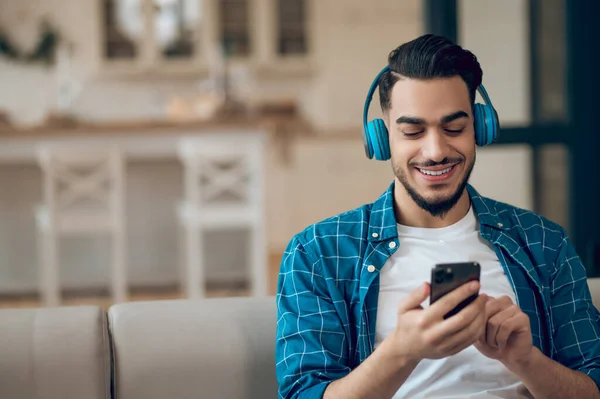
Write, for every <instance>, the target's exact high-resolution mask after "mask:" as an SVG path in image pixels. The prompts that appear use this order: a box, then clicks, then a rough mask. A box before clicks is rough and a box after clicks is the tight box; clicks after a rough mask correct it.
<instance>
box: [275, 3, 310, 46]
mask: <svg viewBox="0 0 600 399" xmlns="http://www.w3.org/2000/svg"><path fill="white" fill-rule="evenodd" d="M277 34H278V36H277V53H278V54H279V55H283V56H285V55H298V54H306V53H307V43H306V1H305V0H277Z"/></svg>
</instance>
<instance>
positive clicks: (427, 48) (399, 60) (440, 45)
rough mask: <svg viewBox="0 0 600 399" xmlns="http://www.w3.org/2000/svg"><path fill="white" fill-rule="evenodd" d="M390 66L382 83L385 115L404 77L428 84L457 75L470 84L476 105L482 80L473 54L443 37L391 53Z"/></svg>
mask: <svg viewBox="0 0 600 399" xmlns="http://www.w3.org/2000/svg"><path fill="white" fill-rule="evenodd" d="M388 64H389V67H390V69H389V70H388V71H386V72H384V73H383V74H382V75H381V77H380V79H379V101H380V103H381V109H382V111H383V112H386V111H387V110H389V109H390V107H391V105H392V104H391V98H390V93H391V91H392V88H393V87H394V84H396V82H397V81H398V80H400V79H401V78H402V77H405V78H409V79H419V80H428V79H436V78H449V77H452V76H457V75H458V76H460V77H461V78H462V80H463V81H464V82H465V83H466V84H467V88H468V89H469V95H470V97H471V104H472V105H473V104H474V103H475V93H476V90H477V87H478V86H479V85H480V84H481V79H482V76H483V71H482V70H481V66H480V65H479V62H478V61H477V57H475V55H474V54H473V53H471V52H470V51H468V50H465V49H463V48H462V47H460V46H459V45H457V44H455V43H454V42H452V41H451V40H449V39H447V38H445V37H443V36H438V35H433V34H426V35H423V36H420V37H418V38H416V39H414V40H412V41H410V42H407V43H404V44H402V45H400V46H399V47H397V48H396V49H394V50H392V52H390V54H389V56H388Z"/></svg>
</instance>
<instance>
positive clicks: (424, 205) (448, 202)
mask: <svg viewBox="0 0 600 399" xmlns="http://www.w3.org/2000/svg"><path fill="white" fill-rule="evenodd" d="M457 161H464V159H461V160H457V159H452V160H451V159H448V158H445V159H443V160H442V161H441V162H433V161H429V162H426V163H421V164H419V165H418V166H421V167H431V166H440V165H445V164H453V163H456V162H457ZM392 165H393V169H394V174H395V175H396V178H397V179H398V181H399V182H400V183H401V184H402V186H404V189H405V190H406V192H407V193H408V195H409V196H410V198H412V200H413V201H414V202H415V203H416V204H417V205H418V206H419V208H421V209H423V210H424V211H425V212H427V213H429V214H430V215H431V216H433V217H437V218H440V219H443V218H444V216H446V214H447V213H448V212H449V211H450V209H452V208H453V207H454V205H456V203H457V202H458V200H460V197H461V196H462V195H463V192H464V190H465V188H466V186H467V183H468V182H469V178H470V177H471V172H472V171H473V167H474V166H475V156H473V160H472V161H471V162H470V163H469V164H467V165H466V171H465V174H464V176H463V178H462V180H461V182H460V183H459V184H458V187H457V188H456V190H455V191H454V192H453V193H452V194H451V195H450V196H448V197H446V198H435V197H434V198H425V197H424V196H422V195H421V194H419V193H418V192H417V190H416V189H415V187H413V186H411V185H410V183H409V182H408V176H407V172H406V171H405V170H403V169H401V168H400V167H399V166H398V165H396V164H394V163H392ZM410 166H417V165H410V164H409V167H410ZM437 186H439V187H441V186H442V185H441V184H440V185H437ZM432 187H433V188H435V187H436V185H432Z"/></svg>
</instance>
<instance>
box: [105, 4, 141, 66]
mask: <svg viewBox="0 0 600 399" xmlns="http://www.w3.org/2000/svg"><path fill="white" fill-rule="evenodd" d="M143 3H144V0H103V3H102V5H103V20H102V22H103V35H104V42H103V57H104V58H105V59H106V60H107V61H135V60H137V59H139V58H140V56H141V50H142V49H141V45H142V42H143V39H144V35H145V28H144V25H145V24H144V7H143Z"/></svg>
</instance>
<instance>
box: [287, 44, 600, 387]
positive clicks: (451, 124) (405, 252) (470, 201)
mask: <svg viewBox="0 0 600 399" xmlns="http://www.w3.org/2000/svg"><path fill="white" fill-rule="evenodd" d="M388 63H389V65H388V68H386V69H384V71H382V73H381V74H380V76H378V78H377V79H376V82H375V84H378V87H379V94H380V101H381V107H382V110H383V114H384V118H383V122H376V123H375V124H377V123H379V126H372V124H371V125H369V126H367V127H366V129H365V130H366V133H365V143H366V149H367V154H368V155H369V156H373V155H374V156H375V157H376V158H378V159H383V160H384V159H388V158H391V165H392V168H393V171H394V174H395V179H394V182H393V183H392V184H391V186H390V187H389V189H388V190H387V191H386V192H385V193H383V194H382V196H381V197H380V198H379V199H377V200H376V201H375V202H373V203H371V204H366V205H364V206H362V207H360V208H358V209H355V210H352V211H349V212H346V213H343V214H340V215H337V216H335V217H332V218H329V219H326V220H324V221H321V222H319V223H316V224H314V225H312V226H310V227H308V228H306V229H305V230H304V231H302V232H300V233H299V234H297V235H296V236H294V237H293V239H292V240H291V242H290V243H289V245H288V248H287V250H286V252H285V254H284V256H283V259H282V263H281V271H280V275H279V283H278V292H277V296H276V300H277V307H278V320H277V342H276V363H277V378H278V381H279V395H280V397H281V398H321V397H325V398H345V399H350V398H401V397H402V398H405V397H406V398H413V397H427V398H449V397H456V398H493V397H496V398H498V397H500V398H522V397H532V396H533V397H536V398H600V393H599V389H598V386H599V385H600V339H599V337H600V313H599V312H598V311H597V310H596V308H594V306H593V305H592V301H591V296H590V292H589V289H588V286H587V281H586V275H585V269H584V267H583V265H582V264H581V261H580V259H579V258H578V256H577V254H576V253H575V252H574V249H573V246H572V244H571V242H570V241H569V239H568V238H567V236H566V234H565V232H564V230H563V229H562V228H561V227H560V226H558V225H556V224H554V223H552V222H550V221H549V220H547V219H545V218H543V217H541V216H538V215H536V214H534V213H532V212H529V211H526V210H523V209H517V208H515V207H512V206H510V205H508V204H504V203H500V202H497V201H494V200H491V199H488V198H484V197H482V196H480V195H479V194H478V193H477V191H476V190H475V189H474V188H473V187H472V186H470V185H469V184H468V179H469V175H470V173H471V171H472V169H473V166H474V164H475V149H476V144H479V145H485V144H487V143H488V142H490V141H492V140H493V138H494V135H495V129H497V122H496V120H495V118H496V115H495V111H493V108H491V103H490V104H487V107H484V105H483V104H475V93H476V90H478V89H480V90H481V92H482V93H485V92H484V89H483V87H482V86H480V85H481V81H482V71H481V68H480V66H479V63H478V61H477V58H476V57H475V56H474V55H473V54H472V53H471V52H469V51H466V50H464V49H462V48H461V47H459V46H458V45H455V44H454V43H452V42H450V41H448V40H446V39H444V38H442V37H438V36H434V35H424V36H422V37H419V38H417V39H415V40H413V41H411V42H408V43H405V44H403V45H401V46H400V47H398V48H397V49H395V50H394V51H392V52H391V53H390V56H389V59H388ZM369 101H370V98H368V101H367V104H366V106H365V107H366V108H368V103H369ZM365 118H366V111H365ZM358 184H360V183H359V182H358ZM461 261H477V262H479V263H480V265H481V281H480V283H477V282H475V283H468V284H464V285H462V286H461V287H459V288H457V289H456V290H453V291H452V292H450V293H449V294H447V295H446V296H444V297H442V298H441V299H440V300H438V301H436V302H435V303H433V304H429V303H428V298H429V293H430V286H429V283H428V282H429V279H430V271H431V266H433V265H435V264H437V263H448V262H461ZM477 292H479V293H480V294H479V296H478V297H477V299H476V300H475V301H474V302H472V303H471V304H470V305H469V306H467V307H466V308H464V309H463V310H461V311H460V312H459V313H458V314H456V315H454V316H452V317H449V318H447V319H445V318H444V315H445V314H446V313H447V312H448V311H450V310H452V309H454V307H455V306H456V305H457V304H459V303H460V302H462V301H463V300H464V299H466V298H467V297H469V296H471V295H473V293H477Z"/></svg>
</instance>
